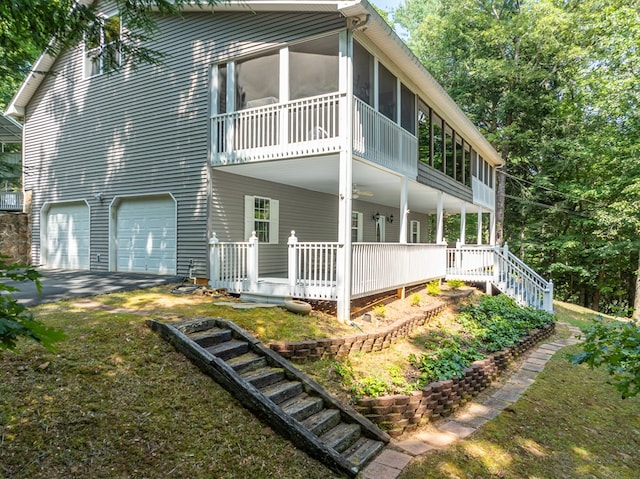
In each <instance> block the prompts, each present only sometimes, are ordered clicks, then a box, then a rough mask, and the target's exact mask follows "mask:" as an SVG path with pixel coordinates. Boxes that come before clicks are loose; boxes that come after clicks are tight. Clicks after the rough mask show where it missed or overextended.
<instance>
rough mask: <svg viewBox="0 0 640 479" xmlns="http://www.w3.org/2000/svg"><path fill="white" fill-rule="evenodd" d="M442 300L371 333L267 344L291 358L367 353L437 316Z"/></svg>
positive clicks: (387, 344) (340, 356) (312, 358)
mask: <svg viewBox="0 0 640 479" xmlns="http://www.w3.org/2000/svg"><path fill="white" fill-rule="evenodd" d="M445 307H446V303H444V302H443V303H438V304H435V305H432V306H431V307H430V308H429V309H425V310H422V311H421V312H420V313H418V314H416V315H414V316H411V317H410V318H405V319H402V320H398V321H396V322H394V323H393V324H391V325H390V326H388V327H386V328H384V329H381V330H380V331H376V332H374V333H362V334H355V335H352V336H346V337H342V338H335V339H314V340H310V341H300V342H292V343H289V342H275V343H271V344H269V347H270V348H271V349H272V350H274V351H275V352H277V353H278V354H280V355H281V356H283V357H285V358H287V359H289V360H290V361H292V362H298V363H300V362H305V361H313V360H317V359H321V358H326V357H336V358H343V357H346V356H349V355H350V354H355V353H370V352H376V351H381V350H383V349H387V348H389V347H390V346H391V345H392V344H393V343H394V342H396V341H398V340H399V339H402V338H405V337H407V336H408V335H409V334H410V333H411V331H413V330H414V329H415V328H418V327H420V326H423V325H424V324H425V323H428V322H429V321H431V320H432V319H433V318H435V317H436V316H438V315H439V314H440V313H441V312H442V311H443V310H444V309H445Z"/></svg>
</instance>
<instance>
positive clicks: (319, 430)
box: [301, 409, 340, 436]
mask: <svg viewBox="0 0 640 479" xmlns="http://www.w3.org/2000/svg"><path fill="white" fill-rule="evenodd" d="M301 423H302V425H303V426H304V427H305V428H307V429H308V430H309V431H311V432H312V433H313V434H315V435H316V436H321V435H322V434H324V433H325V432H327V431H329V430H330V429H333V428H334V427H336V426H337V425H338V424H340V411H338V410H337V409H323V410H322V411H319V412H317V413H316V414H314V415H313V416H309V417H308V418H307V419H305V420H304V421H301Z"/></svg>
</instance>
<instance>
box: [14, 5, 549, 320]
mask: <svg viewBox="0 0 640 479" xmlns="http://www.w3.org/2000/svg"><path fill="white" fill-rule="evenodd" d="M103 11H104V14H105V18H106V20H105V32H104V35H102V36H101V38H99V39H93V40H92V41H89V40H87V41H85V42H84V44H82V45H78V46H77V47H76V48H73V49H69V50H67V51H65V52H63V53H61V54H60V55H58V56H57V57H55V58H53V57H51V56H49V55H47V54H46V53H45V54H44V55H43V56H42V57H41V58H40V60H39V61H38V64H37V65H36V67H35V68H34V70H35V71H39V72H41V71H49V72H50V73H51V74H49V75H42V74H39V73H33V74H31V75H30V76H29V77H28V78H27V80H26V81H25V83H24V84H23V85H22V87H21V88H20V90H19V91H18V93H17V94H16V96H15V97H14V99H13V100H12V103H11V104H10V106H9V109H8V113H9V114H11V115H13V116H15V117H17V118H20V119H21V120H22V121H23V123H24V145H23V150H24V153H23V155H24V156H23V160H24V168H25V175H24V185H23V187H24V190H25V191H30V192H31V193H32V203H31V208H32V218H33V225H32V226H33V247H32V261H33V262H34V263H35V264H41V265H43V266H44V267H50V268H69V269H90V270H97V271H130V272H145V273H148V272H155V273H157V274H179V275H185V276H190V277H200V278H208V280H209V282H210V284H211V285H212V286H215V287H224V288H227V289H228V290H229V291H232V292H236V293H240V294H245V295H248V296H253V297H261V296H262V297H264V296H271V297H279V298H282V297H287V296H292V297H298V298H304V299H322V300H329V301H336V302H337V306H338V316H339V318H340V319H346V318H348V316H349V311H350V307H349V305H350V300H351V299H352V298H357V297H361V296H367V295H370V294H374V293H378V292H381V291H386V290H391V289H396V288H404V287H405V286H408V285H412V284H418V283H424V282H426V281H429V280H432V279H439V278H445V277H450V278H454V277H455V278H461V279H466V280H472V281H486V282H487V283H488V284H489V283H492V284H494V285H495V286H497V287H498V288H500V289H502V290H504V291H507V290H509V291H512V293H513V295H514V296H515V297H518V299H519V300H520V301H522V302H524V303H527V304H533V305H534V306H536V307H541V308H545V309H549V308H550V306H549V304H550V303H549V298H550V291H551V289H550V285H549V284H547V283H546V281H544V280H542V278H539V277H538V276H537V275H535V273H534V272H532V271H530V270H529V269H528V268H526V266H525V265H522V264H519V263H517V262H516V259H515V258H513V257H512V256H511V255H510V254H509V253H508V251H507V250H505V249H502V248H496V247H494V242H495V241H494V238H495V232H494V230H495V219H494V210H495V206H494V205H495V184H496V181H495V175H496V168H498V167H500V166H501V159H500V155H499V154H498V153H497V152H496V151H495V150H494V149H493V148H492V146H491V145H490V144H489V143H488V142H487V140H486V139H485V138H484V137H483V136H482V135H481V134H480V133H479V132H478V130H477V129H476V128H475V127H474V126H473V125H472V124H471V123H470V121H469V120H468V119H467V118H466V117H465V115H464V114H463V113H462V111H461V110H460V109H459V108H458V107H457V106H456V104H455V103H454V102H453V101H452V100H451V98H450V97H449V96H448V95H447V94H446V93H445V92H444V91H443V89H442V88H441V87H440V86H439V85H438V84H437V83H436V82H435V80H434V79H433V78H432V77H431V76H430V75H429V73H428V72H427V71H426V70H425V69H424V67H422V65H421V64H420V63H419V61H418V60H417V59H416V58H415V57H414V56H413V54H412V53H411V52H410V51H409V49H408V48H407V47H406V46H405V45H404V44H403V42H402V41H401V40H400V38H399V37H398V36H397V35H396V34H395V33H394V32H393V31H392V30H391V29H390V27H389V26H388V25H387V24H386V23H385V22H384V20H383V19H382V18H381V17H380V16H379V15H378V14H377V13H376V12H375V10H374V9H373V7H371V6H370V5H369V4H368V3H367V2H366V1H365V0H360V1H347V2H337V1H317V2H309V3H307V2H279V1H249V2H235V1H231V2H230V3H229V4H224V5H221V6H219V7H216V8H215V12H214V13H213V14H212V13H211V12H208V11H203V10H200V9H198V8H196V7H193V8H188V9H187V11H185V13H184V15H183V16H182V17H181V18H178V17H174V18H171V17H162V18H159V19H158V25H159V30H158V34H157V36H156V38H155V40H154V42H153V48H155V49H157V50H160V51H162V52H164V53H165V54H166V57H165V60H164V64H163V65H161V66H148V65H147V66H145V65H143V66H140V67H138V68H137V69H135V70H134V69H130V68H128V67H127V68H124V69H123V70H122V71H120V72H118V73H112V74H109V73H108V72H105V71H104V68H103V65H102V63H101V61H100V59H99V58H98V59H97V58H96V57H95V52H96V51H98V50H99V49H100V47H101V42H102V43H104V42H107V41H108V40H109V38H110V37H111V36H112V35H114V34H116V35H117V34H121V32H122V31H123V30H122V29H126V25H121V24H120V21H119V17H118V12H117V11H115V10H113V9H110V8H109V6H108V4H107V5H105V6H104V8H103ZM451 215H455V224H456V226H455V229H454V228H452V227H448V228H445V223H446V221H445V220H446V217H447V216H449V217H450V216H451ZM448 224H449V225H451V224H452V223H451V222H449V223H448ZM467 237H469V239H470V240H471V241H469V242H470V243H473V245H472V246H468V245H467ZM454 245H455V248H454V247H453V246H454ZM447 246H449V248H448V247H447ZM513 278H515V279H513ZM520 285H522V286H520Z"/></svg>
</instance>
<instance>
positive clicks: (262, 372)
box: [241, 367, 284, 389]
mask: <svg viewBox="0 0 640 479" xmlns="http://www.w3.org/2000/svg"><path fill="white" fill-rule="evenodd" d="M241 376H242V377H243V378H244V379H245V380H247V381H249V382H250V383H251V384H253V385H254V386H255V387H257V388H258V389H262V388H264V387H266V386H269V385H270V384H274V383H277V382H280V381H282V380H283V379H284V369H282V368H270V367H264V368H261V369H254V370H253V371H248V372H246V373H244V374H242V375H241Z"/></svg>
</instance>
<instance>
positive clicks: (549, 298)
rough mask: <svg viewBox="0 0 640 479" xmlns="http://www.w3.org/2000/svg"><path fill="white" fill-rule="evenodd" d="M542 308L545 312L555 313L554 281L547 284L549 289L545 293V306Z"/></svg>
mask: <svg viewBox="0 0 640 479" xmlns="http://www.w3.org/2000/svg"><path fill="white" fill-rule="evenodd" d="M542 308H543V309H544V310H545V311H548V312H550V313H553V281H552V280H549V282H548V283H547V289H546V290H545V292H544V304H543V305H542Z"/></svg>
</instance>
